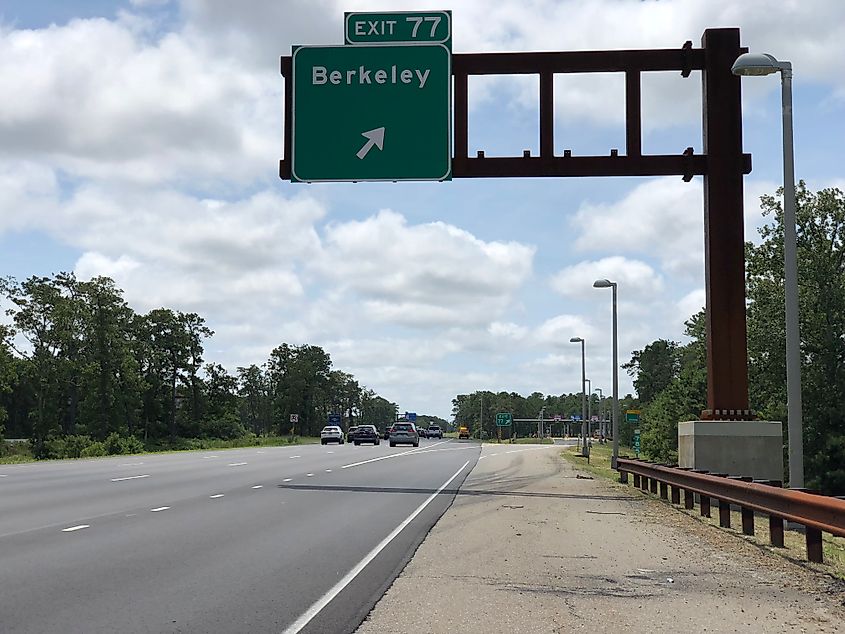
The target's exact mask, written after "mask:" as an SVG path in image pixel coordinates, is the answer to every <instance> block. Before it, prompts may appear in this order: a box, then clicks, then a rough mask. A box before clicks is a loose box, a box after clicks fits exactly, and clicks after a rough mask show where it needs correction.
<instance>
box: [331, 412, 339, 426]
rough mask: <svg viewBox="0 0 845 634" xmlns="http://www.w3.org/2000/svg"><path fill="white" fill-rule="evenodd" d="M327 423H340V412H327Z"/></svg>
mask: <svg viewBox="0 0 845 634" xmlns="http://www.w3.org/2000/svg"><path fill="white" fill-rule="evenodd" d="M329 425H340V414H329Z"/></svg>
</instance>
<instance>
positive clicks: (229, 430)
mask: <svg viewBox="0 0 845 634" xmlns="http://www.w3.org/2000/svg"><path fill="white" fill-rule="evenodd" d="M203 431H204V434H203V435H204V436H206V437H207V438H220V439H221V440H232V439H234V438H242V437H244V436H245V435H246V433H247V431H246V428H245V427H244V426H243V425H241V421H240V420H239V419H238V417H237V416H235V415H224V416H221V417H220V418H214V419H211V420H208V421H206V422H205V423H204V424H203Z"/></svg>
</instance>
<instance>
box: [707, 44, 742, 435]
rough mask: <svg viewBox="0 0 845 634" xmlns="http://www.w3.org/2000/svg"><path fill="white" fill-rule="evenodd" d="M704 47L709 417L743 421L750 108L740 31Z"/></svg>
mask: <svg viewBox="0 0 845 634" xmlns="http://www.w3.org/2000/svg"><path fill="white" fill-rule="evenodd" d="M701 44H702V46H703V48H704V49H705V51H706V54H705V68H704V72H703V73H702V74H701V76H702V89H703V93H702V97H703V99H702V104H703V119H704V121H703V128H704V153H705V154H706V155H707V174H705V175H704V267H705V290H706V295H707V299H706V303H707V407H708V409H707V410H705V411H704V412H702V418H705V419H713V418H717V419H718V418H721V419H725V418H732V417H735V418H742V417H743V413H746V412H747V411H748V362H747V344H746V324H745V309H746V307H745V238H744V235H743V184H742V178H743V156H742V103H741V94H740V78H739V77H737V76H735V75H734V74H733V73H731V66H732V65H733V63H734V61H735V60H736V58H737V57H739V55H740V53H741V52H742V49H741V48H740V45H739V29H707V30H706V31H704V35H703V36H702V38H701ZM723 412H724V413H723ZM731 412H734V413H736V415H734V414H731ZM745 417H746V418H747V417H748V416H747V414H746V415H745Z"/></svg>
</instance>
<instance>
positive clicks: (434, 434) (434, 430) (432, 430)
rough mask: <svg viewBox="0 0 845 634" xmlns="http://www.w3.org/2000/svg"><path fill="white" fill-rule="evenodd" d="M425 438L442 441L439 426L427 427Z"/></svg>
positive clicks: (441, 432)
mask: <svg viewBox="0 0 845 634" xmlns="http://www.w3.org/2000/svg"><path fill="white" fill-rule="evenodd" d="M426 436H427V437H428V438H440V439H441V440H442V439H443V430H442V429H440V425H429V426H428V431H427V432H426Z"/></svg>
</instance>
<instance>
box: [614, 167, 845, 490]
mask: <svg viewBox="0 0 845 634" xmlns="http://www.w3.org/2000/svg"><path fill="white" fill-rule="evenodd" d="M782 197H783V190H782V189H780V190H778V192H777V193H776V195H775V196H771V195H766V196H763V197H761V208H762V211H763V215H764V216H765V217H767V218H768V221H767V222H766V223H765V224H764V225H763V226H762V227H760V229H759V233H760V237H761V239H762V240H761V243H760V244H759V245H755V244H753V243H750V242H749V243H747V244H746V292H747V300H748V309H747V324H748V373H749V376H748V378H749V395H750V402H751V407H752V409H753V410H754V411H755V412H756V414H757V416H758V418H760V419H762V420H777V421H782V422H783V432H784V462H785V469H784V477H785V481H786V479H787V478H786V475H787V474H788V473H789V470H788V460H789V455H788V452H787V451H786V448H787V446H788V437H787V436H788V417H787V408H786V348H785V336H786V335H785V333H786V327H785V316H784V256H783V227H784V224H783V208H782V205H781V200H782ZM796 202H797V211H796V214H797V230H798V272H799V304H800V330H801V381H802V385H801V387H802V389H801V396H802V402H803V403H802V404H803V407H802V410H803V415H802V419H803V441H804V470H805V480H806V482H807V486H808V487H811V488H814V489H819V490H821V491H822V492H824V493H828V494H835V495H843V494H845V195H843V192H842V191H841V190H839V189H836V188H829V189H822V190H820V191H818V192H812V191H809V190H808V189H807V186H806V184H805V183H804V182H803V181H802V182H800V183H799V185H798V187H797V190H796ZM686 334H687V335H688V336H689V338H690V341H689V343H687V344H685V345H680V344H679V343H678V342H674V341H669V340H665V339H659V340H657V341H654V342H652V343H650V344H649V345H647V346H646V347H645V348H643V349H642V350H637V351H635V352H634V353H633V355H632V358H631V361H630V362H629V363H628V364H626V365H625V366H624V367H625V368H626V369H627V370H628V371H629V372H630V374H631V375H632V376H633V377H634V387H635V388H636V391H637V395H638V397H639V401H640V403H641V405H642V422H641V429H642V448H643V451H644V452H645V453H646V455H648V456H649V457H651V458H653V459H655V460H661V461H666V460H668V461H672V460H675V459H676V458H677V449H678V435H677V425H678V422H679V421H684V420H695V419H697V418H699V416H700V413H701V411H702V409H704V407H705V401H706V390H707V372H706V365H705V364H706V359H705V342H706V340H705V332H704V313H703V312H701V313H699V314H697V315H695V316H693V317H692V318H691V319H690V321H688V322H687V330H686Z"/></svg>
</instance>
